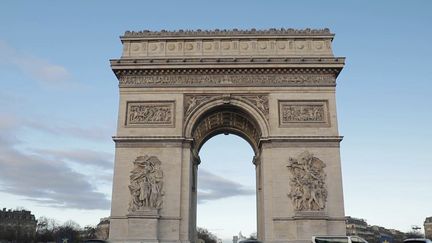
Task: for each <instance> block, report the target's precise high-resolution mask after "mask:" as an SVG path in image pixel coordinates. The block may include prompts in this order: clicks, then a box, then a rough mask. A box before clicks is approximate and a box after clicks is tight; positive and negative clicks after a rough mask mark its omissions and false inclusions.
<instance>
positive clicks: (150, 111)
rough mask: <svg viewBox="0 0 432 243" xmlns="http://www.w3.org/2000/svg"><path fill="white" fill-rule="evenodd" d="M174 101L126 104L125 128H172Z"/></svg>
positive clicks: (132, 102) (131, 102)
mask: <svg viewBox="0 0 432 243" xmlns="http://www.w3.org/2000/svg"><path fill="white" fill-rule="evenodd" d="M174 107H175V106H174V101H142V102H140V101H130V102H127V109H126V111H127V113H126V126H173V125H174V114H175V113H174Z"/></svg>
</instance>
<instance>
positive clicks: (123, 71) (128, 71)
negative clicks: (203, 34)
mask: <svg viewBox="0 0 432 243" xmlns="http://www.w3.org/2000/svg"><path fill="white" fill-rule="evenodd" d="M340 70H341V69H340V68H324V67H322V68H313V67H311V68H189V69H181V68H176V69H134V68H116V69H114V70H113V71H114V74H115V75H116V76H117V77H118V78H120V77H122V76H144V75H221V74H232V75H236V74H332V75H337V74H339V72H340Z"/></svg>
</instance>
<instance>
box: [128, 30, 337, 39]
mask: <svg viewBox="0 0 432 243" xmlns="http://www.w3.org/2000/svg"><path fill="white" fill-rule="evenodd" d="M275 35H276V36H325V37H330V38H332V37H333V36H334V34H332V33H331V32H330V30H329V29H328V28H324V29H309V28H307V29H292V28H289V29H285V28H280V29H275V28H271V29H262V30H257V29H249V30H239V29H228V30H227V29H223V30H219V29H215V30H200V29H197V30H174V31H169V30H160V31H151V30H142V31H126V32H125V33H124V35H123V36H121V38H122V39H127V38H155V37H156V38H161V37H224V36H227V37H243V36H246V37H248V36H275Z"/></svg>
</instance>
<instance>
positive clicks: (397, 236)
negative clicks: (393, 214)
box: [346, 216, 408, 243]
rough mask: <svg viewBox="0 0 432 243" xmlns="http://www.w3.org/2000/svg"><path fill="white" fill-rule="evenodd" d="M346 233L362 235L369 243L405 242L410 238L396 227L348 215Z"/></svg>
mask: <svg viewBox="0 0 432 243" xmlns="http://www.w3.org/2000/svg"><path fill="white" fill-rule="evenodd" d="M346 234H347V235H348V236H352V235H355V236H360V237H362V238H363V239H365V240H367V242H369V243H381V242H384V241H388V242H389V243H403V241H404V240H405V239H406V238H408V237H407V234H406V233H403V232H401V231H399V230H395V229H387V228H384V227H381V226H378V225H369V224H367V222H366V220H364V219H359V218H353V217H349V216H348V217H346Z"/></svg>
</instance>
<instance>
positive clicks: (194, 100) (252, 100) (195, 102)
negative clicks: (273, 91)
mask: <svg viewBox="0 0 432 243" xmlns="http://www.w3.org/2000/svg"><path fill="white" fill-rule="evenodd" d="M230 98H238V99H241V100H243V101H244V102H246V103H248V104H250V105H252V106H254V107H255V108H256V109H258V110H259V111H261V112H262V113H263V114H264V116H265V117H266V119H267V120H268V116H269V100H268V95H267V94H230V95H228V96H227V95H224V94H205V95H204V94H188V95H185V98H184V99H185V102H184V104H185V106H184V117H185V118H186V117H187V116H188V115H189V114H190V113H191V112H192V111H193V110H194V109H195V108H196V107H198V106H200V105H201V104H203V103H206V102H208V101H210V100H212V99H230Z"/></svg>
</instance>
